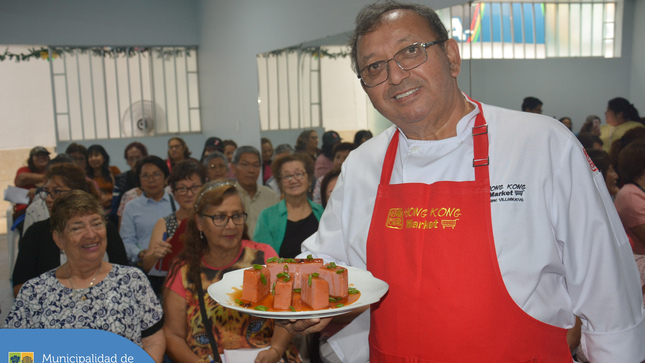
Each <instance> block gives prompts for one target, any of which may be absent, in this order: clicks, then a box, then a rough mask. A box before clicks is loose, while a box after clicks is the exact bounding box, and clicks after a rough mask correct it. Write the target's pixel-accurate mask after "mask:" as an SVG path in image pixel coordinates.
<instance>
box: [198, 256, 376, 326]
mask: <svg viewBox="0 0 645 363" xmlns="http://www.w3.org/2000/svg"><path fill="white" fill-rule="evenodd" d="M338 266H340V267H343V268H346V269H347V270H348V274H349V275H348V277H349V283H350V284H352V283H353V282H352V280H356V278H358V279H368V281H367V282H369V283H370V284H375V287H374V289H373V290H371V291H369V292H363V290H361V288H360V286H357V288H358V289H359V290H360V291H361V296H360V297H359V299H358V300H356V301H355V302H354V303H352V304H351V305H347V306H343V307H340V308H337V309H324V310H312V311H295V312H292V311H261V310H252V309H248V308H244V307H241V306H239V305H236V304H233V303H232V302H231V301H230V300H228V299H227V298H226V297H223V296H222V293H224V294H228V292H223V291H222V292H221V293H220V292H219V290H218V288H219V286H222V285H224V288H226V287H228V288H229V289H232V288H234V287H235V286H233V284H235V281H233V279H235V278H236V277H237V275H243V273H244V272H243V271H244V270H246V269H248V267H247V268H241V269H237V270H234V271H229V272H227V273H225V274H224V276H222V279H221V280H220V281H217V282H214V283H212V284H210V285H209V286H208V288H207V291H208V295H209V296H210V298H211V299H213V300H215V302H217V303H218V304H219V305H221V306H223V307H225V308H228V309H232V310H236V311H239V312H242V313H245V314H249V315H252V316H257V317H261V318H267V319H312V318H326V317H332V316H336V315H342V314H346V313H348V312H350V311H352V310H355V309H358V308H360V307H363V306H369V305H371V304H373V303H375V302H378V301H379V300H381V298H382V297H383V296H384V295H385V294H386V293H387V291H388V290H389V285H388V283H387V282H385V281H383V280H381V279H378V278H376V277H374V275H372V273H371V272H370V271H368V270H364V269H361V268H357V267H352V266H344V265H338ZM354 283H355V282H354ZM218 284H219V285H218ZM228 285H231V286H228ZM239 288H242V281H240V283H239ZM220 298H221V299H224V300H225V301H224V302H225V303H222V302H221V301H219V300H220ZM362 299H363V300H362Z"/></svg>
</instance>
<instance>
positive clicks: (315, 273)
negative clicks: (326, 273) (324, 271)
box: [311, 272, 320, 277]
mask: <svg viewBox="0 0 645 363" xmlns="http://www.w3.org/2000/svg"><path fill="white" fill-rule="evenodd" d="M311 276H313V277H318V276H320V274H319V273H318V272H314V273H312V274H311Z"/></svg>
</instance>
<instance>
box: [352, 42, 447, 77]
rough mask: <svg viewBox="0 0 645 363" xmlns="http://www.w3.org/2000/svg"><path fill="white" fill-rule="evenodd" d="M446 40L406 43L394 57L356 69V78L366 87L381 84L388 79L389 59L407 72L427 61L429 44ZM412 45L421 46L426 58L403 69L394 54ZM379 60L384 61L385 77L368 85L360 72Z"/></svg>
mask: <svg viewBox="0 0 645 363" xmlns="http://www.w3.org/2000/svg"><path fill="white" fill-rule="evenodd" d="M447 40H448V39H442V40H433V41H431V42H427V43H419V42H417V43H412V44H410V45H408V46H407V47H405V48H402V49H401V50H399V51H398V52H396V53H395V54H394V57H392V58H390V59H388V60H381V61H377V62H373V63H370V64H368V65H366V66H365V67H363V68H361V69H360V70H359V71H358V75H357V77H358V79H360V80H361V83H363V86H365V87H367V88H372V87H376V86H378V85H380V84H382V83H383V82H386V81H387V80H388V79H390V61H394V63H396V65H398V66H399V68H401V69H402V70H404V71H406V72H407V71H411V70H413V69H415V68H417V67H418V66H420V65H422V64H423V63H425V62H427V61H428V51H427V48H429V47H431V46H433V45H435V44H440V43H443V42H445V41H447ZM412 46H419V47H421V49H423V53H424V54H425V58H426V59H425V60H423V62H421V63H419V64H417V65H416V66H414V67H411V68H408V69H405V68H403V67H402V66H401V64H400V63H399V62H397V61H396V56H397V55H399V53H401V52H403V51H404V50H406V49H408V48H410V47H412ZM381 62H383V63H385V69H386V71H387V77H386V78H385V79H384V80H382V81H381V82H379V83H377V84H373V85H368V84H367V83H365V80H364V79H363V77H362V76H361V73H363V71H364V70H365V69H367V68H368V67H370V66H372V65H374V64H376V63H381Z"/></svg>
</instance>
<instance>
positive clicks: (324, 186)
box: [320, 169, 340, 208]
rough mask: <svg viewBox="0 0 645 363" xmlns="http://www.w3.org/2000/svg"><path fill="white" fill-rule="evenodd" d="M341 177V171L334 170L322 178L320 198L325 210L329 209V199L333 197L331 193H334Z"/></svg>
mask: <svg viewBox="0 0 645 363" xmlns="http://www.w3.org/2000/svg"><path fill="white" fill-rule="evenodd" d="M339 176H340V169H333V170H332V171H330V172H329V173H327V174H325V176H324V177H323V178H322V183H321V184H320V198H321V199H322V200H321V203H322V206H323V208H326V207H327V202H328V201H329V197H331V192H332V191H334V188H335V187H336V182H337V181H338V177H339Z"/></svg>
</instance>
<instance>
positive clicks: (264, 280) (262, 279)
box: [260, 272, 267, 285]
mask: <svg viewBox="0 0 645 363" xmlns="http://www.w3.org/2000/svg"><path fill="white" fill-rule="evenodd" d="M260 281H261V282H262V285H266V284H267V278H266V277H265V276H264V274H263V273H261V272H260Z"/></svg>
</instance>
